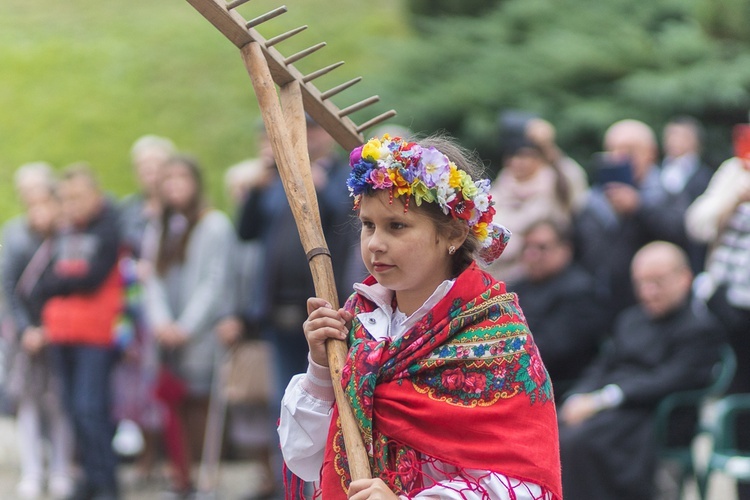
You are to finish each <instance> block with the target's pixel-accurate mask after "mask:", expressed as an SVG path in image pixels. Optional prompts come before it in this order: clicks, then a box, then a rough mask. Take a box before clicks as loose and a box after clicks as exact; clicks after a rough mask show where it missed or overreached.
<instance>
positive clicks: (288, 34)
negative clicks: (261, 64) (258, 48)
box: [266, 25, 307, 47]
mask: <svg viewBox="0 0 750 500" xmlns="http://www.w3.org/2000/svg"><path fill="white" fill-rule="evenodd" d="M306 29H307V25H304V26H300V27H299V28H294V29H293V30H291V31H287V32H286V33H282V34H280V35H277V36H275V37H273V38H269V39H268V40H266V47H273V46H274V45H276V44H277V43H279V42H283V41H284V40H286V39H287V38H291V37H293V36H294V35H296V34H297V33H300V32H302V31H305V30H306Z"/></svg>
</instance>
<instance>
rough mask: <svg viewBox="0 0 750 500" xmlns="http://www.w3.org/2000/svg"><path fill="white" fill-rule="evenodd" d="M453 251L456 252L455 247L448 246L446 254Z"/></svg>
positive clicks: (451, 253)
mask: <svg viewBox="0 0 750 500" xmlns="http://www.w3.org/2000/svg"><path fill="white" fill-rule="evenodd" d="M454 253H456V247H454V246H453V245H451V246H450V247H448V255H453V254H454Z"/></svg>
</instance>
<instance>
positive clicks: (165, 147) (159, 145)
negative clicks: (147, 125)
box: [130, 135, 177, 159]
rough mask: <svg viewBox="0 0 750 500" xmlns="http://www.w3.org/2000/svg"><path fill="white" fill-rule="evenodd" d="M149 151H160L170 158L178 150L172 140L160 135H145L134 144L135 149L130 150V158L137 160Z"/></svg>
mask: <svg viewBox="0 0 750 500" xmlns="http://www.w3.org/2000/svg"><path fill="white" fill-rule="evenodd" d="M149 149H160V150H162V151H164V152H165V153H167V155H168V156H171V155H172V154H174V153H176V152H177V148H176V147H175V145H174V142H172V140H171V139H167V138H166V137H160V136H158V135H144V136H142V137H139V138H138V139H137V140H136V141H135V142H134V143H133V147H131V148H130V157H131V158H133V159H135V158H136V157H137V156H139V155H140V154H141V153H143V152H144V151H147V150H149Z"/></svg>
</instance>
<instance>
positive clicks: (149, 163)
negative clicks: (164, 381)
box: [113, 135, 176, 487]
mask: <svg viewBox="0 0 750 500" xmlns="http://www.w3.org/2000/svg"><path fill="white" fill-rule="evenodd" d="M175 151H176V149H175V146H174V144H173V143H172V141H171V140H170V139H167V138H165V137H159V136H156V135H144V136H142V137H140V138H138V139H137V140H136V141H135V143H133V146H132V147H131V149H130V158H131V163H132V166H133V171H134V173H135V176H136V180H137V183H138V191H137V192H136V193H133V194H130V195H128V196H126V197H125V198H124V199H123V200H122V201H121V202H120V234H121V238H122V241H123V246H124V247H125V250H126V251H127V252H128V260H127V262H128V263H130V264H134V265H130V266H128V269H129V270H130V271H131V272H132V273H133V274H134V276H133V279H134V280H136V283H134V284H133V286H131V290H130V293H129V294H128V298H129V300H130V302H131V303H130V304H129V308H130V316H131V320H132V323H133V325H132V326H133V328H134V332H135V334H134V338H133V340H132V341H131V342H130V343H129V344H128V346H127V348H126V352H125V355H124V356H123V357H122V359H121V361H120V362H119V363H118V364H117V366H116V368H115V372H114V375H113V378H114V391H115V395H116V397H115V403H114V415H115V417H116V419H117V420H118V421H121V422H122V421H130V422H134V423H135V424H136V425H137V426H138V428H139V430H140V433H141V435H142V437H143V449H142V450H141V451H140V453H138V457H137V459H136V462H135V467H134V469H133V475H132V477H129V478H127V483H128V485H129V486H134V487H143V486H144V485H145V483H146V482H147V481H150V480H152V479H155V471H154V467H155V464H156V461H157V458H158V451H159V442H160V440H161V431H162V427H163V421H164V409H163V408H162V405H161V403H160V402H159V401H158V400H157V399H156V396H155V390H154V388H155V384H156V378H157V375H158V367H159V362H158V355H157V346H156V339H155V338H154V333H153V331H152V329H151V328H149V325H148V322H147V321H146V318H145V317H144V316H145V314H144V310H143V308H144V304H143V293H142V288H141V285H142V283H143V282H145V280H146V279H147V276H148V275H149V274H150V273H152V272H153V269H152V266H151V262H153V260H154V258H153V257H154V253H155V251H156V245H157V241H156V240H157V238H156V237H155V235H156V234H157V233H158V231H147V227H149V225H152V226H154V227H155V226H158V224H159V217H160V214H161V201H160V199H159V192H158V186H159V180H160V176H161V172H162V169H163V168H164V164H165V163H166V161H167V160H168V159H169V158H170V157H171V156H172V155H173V154H174V153H175ZM122 428H124V429H127V427H121V428H120V429H122Z"/></svg>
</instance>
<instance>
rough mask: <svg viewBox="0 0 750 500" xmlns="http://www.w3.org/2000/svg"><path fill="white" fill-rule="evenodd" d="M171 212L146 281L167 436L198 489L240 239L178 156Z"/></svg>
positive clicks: (167, 178)
mask: <svg viewBox="0 0 750 500" xmlns="http://www.w3.org/2000/svg"><path fill="white" fill-rule="evenodd" d="M159 192H160V196H161V199H162V207H163V213H162V217H161V222H160V228H159V229H158V230H157V231H158V233H159V235H158V247H157V250H156V254H155V257H154V268H153V272H152V273H151V276H150V278H149V279H148V280H147V283H146V292H145V293H146V314H147V318H148V321H149V322H150V325H151V328H152V329H153V331H154V334H155V336H156V339H157V341H158V343H159V351H160V357H161V362H162V367H161V370H160V374H159V381H158V382H157V396H158V397H159V398H160V399H161V400H162V401H163V402H164V403H165V405H166V407H167V421H166V424H165V439H166V447H167V453H168V455H169V458H170V461H171V462H172V466H173V468H174V471H175V476H174V484H173V489H174V490H175V492H176V493H177V494H179V495H187V494H189V493H190V491H191V489H192V481H191V478H190V464H191V459H192V457H194V456H196V455H197V454H198V453H200V447H201V445H202V443H203V434H204V430H205V422H206V417H207V411H208V401H209V392H210V389H211V383H212V375H213V373H214V365H215V363H216V362H217V361H218V355H219V345H218V341H217V338H216V335H214V334H213V329H214V326H215V324H216V322H217V321H218V320H219V319H220V314H221V311H222V308H221V307H220V306H221V305H222V304H223V303H224V301H225V294H226V292H227V290H228V288H229V287H228V285H227V265H226V262H227V260H228V259H229V257H230V251H231V249H232V247H233V244H234V239H235V236H234V229H233V227H232V223H231V222H230V220H229V218H228V217H227V216H226V215H225V214H223V213H222V212H220V211H218V210H214V209H211V208H208V207H207V205H206V203H205V202H204V198H203V183H202V177H201V173H200V169H199V166H198V164H197V163H196V162H195V161H194V160H193V159H191V158H189V157H187V156H175V157H174V158H172V159H170V160H169V161H168V162H167V163H166V164H165V166H164V167H163V177H162V180H161V183H160V187H159Z"/></svg>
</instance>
